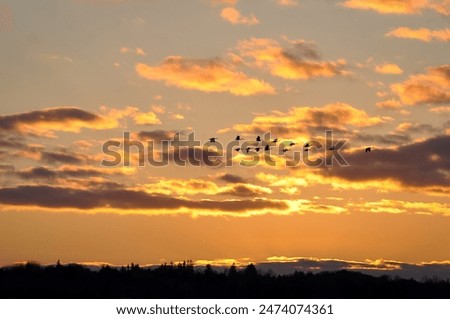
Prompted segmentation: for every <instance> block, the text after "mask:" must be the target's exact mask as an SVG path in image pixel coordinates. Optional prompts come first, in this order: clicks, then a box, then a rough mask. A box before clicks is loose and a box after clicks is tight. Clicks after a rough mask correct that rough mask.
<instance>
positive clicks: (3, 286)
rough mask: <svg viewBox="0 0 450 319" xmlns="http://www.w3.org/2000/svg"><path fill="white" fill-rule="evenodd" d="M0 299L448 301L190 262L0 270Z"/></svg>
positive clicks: (425, 288) (409, 285)
mask: <svg viewBox="0 0 450 319" xmlns="http://www.w3.org/2000/svg"><path fill="white" fill-rule="evenodd" d="M0 298H161V299H165V298H450V282H449V281H448V280H447V281H438V280H428V281H426V282H418V281H415V280H413V279H400V278H391V277H388V276H382V277H373V276H370V275H365V274H361V273H358V272H353V271H345V270H342V271H337V272H321V273H317V274H312V273H303V272H295V273H293V274H290V275H274V274H273V273H265V274H262V273H260V272H258V270H257V268H256V267H255V266H254V265H252V264H250V265H248V266H247V267H245V268H242V269H238V268H237V267H235V266H232V267H230V268H228V269H226V270H225V271H216V270H214V269H213V268H212V267H211V266H207V267H206V268H205V269H201V270H200V269H198V268H194V267H193V265H192V263H190V262H184V263H180V264H177V265H174V264H169V265H168V264H164V265H161V266H159V267H156V268H142V267H140V266H139V265H134V264H131V265H129V266H127V267H122V268H112V267H109V266H105V267H102V268H101V269H100V270H99V271H93V270H90V269H88V268H86V267H84V266H81V265H76V264H69V265H61V264H59V263H58V264H57V265H54V266H46V267H43V266H40V265H38V264H35V263H28V264H25V265H20V266H11V267H3V268H0Z"/></svg>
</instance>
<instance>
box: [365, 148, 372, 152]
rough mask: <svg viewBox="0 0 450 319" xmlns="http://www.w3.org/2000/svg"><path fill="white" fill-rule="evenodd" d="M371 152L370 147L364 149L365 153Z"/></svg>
mask: <svg viewBox="0 0 450 319" xmlns="http://www.w3.org/2000/svg"><path fill="white" fill-rule="evenodd" d="M371 150H372V148H371V147H366V148H365V149H364V151H365V153H370V151H371Z"/></svg>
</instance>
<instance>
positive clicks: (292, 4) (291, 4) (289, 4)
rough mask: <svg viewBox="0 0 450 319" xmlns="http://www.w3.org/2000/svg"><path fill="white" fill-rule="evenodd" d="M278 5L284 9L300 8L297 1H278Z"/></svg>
mask: <svg viewBox="0 0 450 319" xmlns="http://www.w3.org/2000/svg"><path fill="white" fill-rule="evenodd" d="M277 4H278V5H280V6H283V7H295V6H298V2H297V0H277Z"/></svg>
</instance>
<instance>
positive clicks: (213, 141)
mask: <svg viewBox="0 0 450 319" xmlns="http://www.w3.org/2000/svg"><path fill="white" fill-rule="evenodd" d="M218 139H219V138H218V137H211V138H210V139H209V141H210V142H211V143H215V142H216V140H218ZM242 140H243V138H242V137H241V136H240V135H238V136H236V138H235V141H242ZM255 141H256V142H258V145H257V146H256V147H254V150H255V151H256V152H259V150H261V149H262V143H261V136H257V137H256V140H255ZM269 142H270V143H274V144H275V145H276V144H277V143H278V138H275V139H273V140H272V141H269ZM288 143H289V144H285V145H289V146H290V147H292V146H294V145H296V144H297V143H295V142H291V141H289V142H288ZM310 146H311V145H310V144H309V143H308V142H306V143H305V144H304V145H303V150H304V151H305V152H307V151H308V150H309V147H310ZM251 149H252V148H251V147H250V146H247V147H246V148H245V151H246V153H248V152H249V151H250V150H251ZM240 150H241V148H240V147H238V148H236V149H235V151H236V152H239V151H240ZM264 150H265V151H269V150H270V145H269V143H266V146H265V147H264ZM334 150H336V146H334V145H333V146H331V147H330V151H334ZM371 150H372V149H371V148H370V147H366V148H365V149H364V151H365V152H366V153H367V152H370V151H371ZM288 151H290V149H288V148H283V149H282V152H283V153H286V152H288Z"/></svg>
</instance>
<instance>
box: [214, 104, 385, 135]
mask: <svg viewBox="0 0 450 319" xmlns="http://www.w3.org/2000/svg"><path fill="white" fill-rule="evenodd" d="M390 120H392V119H391V118H389V117H380V116H369V115H368V114H367V113H366V112H365V111H363V110H360V109H358V108H355V107H353V106H351V105H349V104H346V103H333V104H327V105H325V106H322V107H310V106H303V107H293V108H291V109H289V111H288V112H286V113H285V112H280V111H273V112H272V113H271V114H262V115H258V116H256V117H255V118H254V119H253V121H252V122H251V123H250V124H236V125H234V126H233V129H234V130H236V131H238V132H242V133H255V132H256V133H264V132H271V133H272V134H275V135H277V136H281V137H286V138H288V137H292V136H294V135H295V134H300V135H305V136H308V135H309V133H310V132H311V131H313V130H314V129H323V128H328V129H338V130H346V129H347V127H348V126H353V127H369V126H374V125H378V124H382V123H385V122H388V121H390ZM229 130H230V129H224V130H221V131H219V132H226V131H229Z"/></svg>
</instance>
